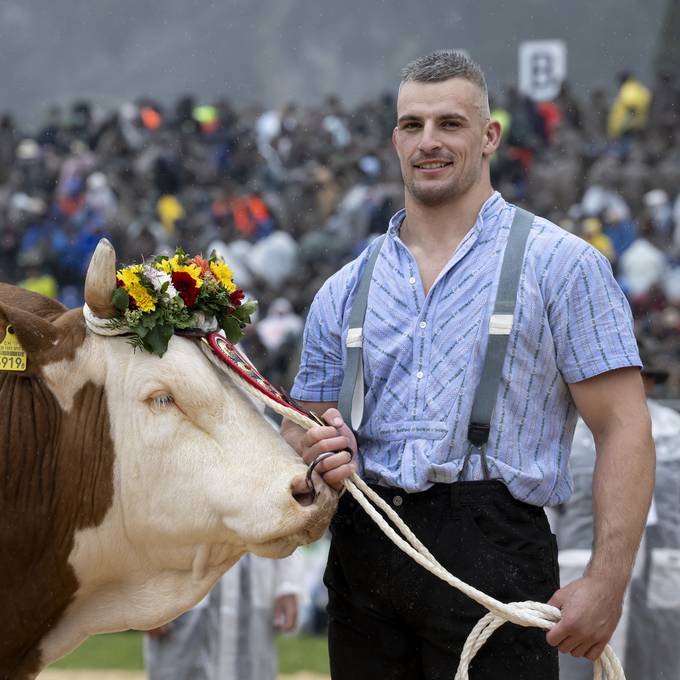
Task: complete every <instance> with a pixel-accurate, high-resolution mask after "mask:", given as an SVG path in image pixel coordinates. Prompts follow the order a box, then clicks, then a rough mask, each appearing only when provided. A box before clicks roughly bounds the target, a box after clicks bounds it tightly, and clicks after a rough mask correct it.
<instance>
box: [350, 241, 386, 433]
mask: <svg viewBox="0 0 680 680" xmlns="http://www.w3.org/2000/svg"><path fill="white" fill-rule="evenodd" d="M385 236H386V235H385V234H383V235H382V236H380V237H378V239H377V245H376V246H375V249H374V250H373V252H372V253H371V255H370V257H369V258H368V262H367V263H366V266H365V267H364V271H363V273H362V275H361V280H360V281H359V288H358V289H357V294H356V296H355V298H354V302H353V303H352V308H351V310H350V312H349V328H348V329H347V340H346V341H345V345H346V346H347V359H346V360H345V374H344V376H343V378H342V385H341V387H340V396H339V397H338V411H340V413H341V415H342V419H343V420H344V421H345V422H346V423H348V424H349V426H350V427H351V428H352V429H353V430H354V431H356V430H358V429H359V426H360V425H361V420H362V418H363V416H364V361H363V349H362V348H363V343H364V335H363V328H364V318H365V317H366V306H367V304H368V289H369V288H370V286H371V276H372V275H373V269H374V267H375V261H376V260H377V259H378V255H379V254H380V249H381V248H382V245H383V242H384V241H385Z"/></svg>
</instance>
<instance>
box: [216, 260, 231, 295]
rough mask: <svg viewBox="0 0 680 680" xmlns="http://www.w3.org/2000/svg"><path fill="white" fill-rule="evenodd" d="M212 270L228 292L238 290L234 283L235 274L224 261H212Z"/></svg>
mask: <svg viewBox="0 0 680 680" xmlns="http://www.w3.org/2000/svg"><path fill="white" fill-rule="evenodd" d="M210 271H211V272H212V273H213V275H214V276H215V278H216V279H217V280H218V281H219V282H220V283H221V284H222V285H223V286H224V287H225V289H226V291H227V293H233V292H234V291H235V290H236V284H235V283H234V274H233V272H232V271H231V269H229V267H228V266H227V265H226V264H225V263H224V262H219V261H218V262H211V263H210Z"/></svg>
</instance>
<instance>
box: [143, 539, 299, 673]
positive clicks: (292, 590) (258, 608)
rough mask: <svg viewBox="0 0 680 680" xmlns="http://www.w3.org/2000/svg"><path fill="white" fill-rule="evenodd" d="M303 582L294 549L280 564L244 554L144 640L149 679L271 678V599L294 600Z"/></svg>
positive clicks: (273, 659)
mask: <svg viewBox="0 0 680 680" xmlns="http://www.w3.org/2000/svg"><path fill="white" fill-rule="evenodd" d="M303 584H304V565H303V564H302V556H301V555H300V553H299V551H298V552H296V553H293V555H291V556H290V557H288V558H286V559H283V560H267V559H264V558H261V557H255V556H254V555H245V556H244V557H243V558H241V561H240V562H238V563H237V564H236V565H234V567H232V568H231V569H230V570H229V571H228V572H227V573H226V574H225V575H224V576H223V577H222V578H221V579H220V580H219V581H218V582H217V584H216V585H215V587H214V588H213V589H212V591H211V592H210V593H209V594H208V595H207V596H206V597H205V598H204V599H203V600H202V601H201V602H199V604H198V605H196V606H195V607H194V608H193V609H191V610H189V611H188V612H186V613H185V614H182V616H180V617H179V618H178V619H176V620H175V621H174V622H173V623H172V624H171V627H170V631H169V632H168V633H167V634H165V635H163V636H161V637H150V636H145V640H144V657H145V662H146V667H147V672H148V674H149V680H274V679H275V678H276V674H277V659H276V651H275V647H274V628H273V620H272V618H273V604H274V600H275V598H276V597H277V596H279V595H285V594H296V595H298V596H300V595H301V593H302V591H303V587H304V586H303ZM298 599H299V598H298Z"/></svg>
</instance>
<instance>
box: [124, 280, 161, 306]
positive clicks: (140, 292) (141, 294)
mask: <svg viewBox="0 0 680 680" xmlns="http://www.w3.org/2000/svg"><path fill="white" fill-rule="evenodd" d="M128 294H129V295H131V296H132V297H133V298H134V301H135V302H136V303H137V307H138V309H141V310H142V311H143V312H153V310H154V309H156V301H155V300H154V299H153V296H152V295H151V294H150V293H149V291H148V290H147V289H146V288H145V287H144V286H143V285H142V284H141V283H138V284H137V285H136V286H132V287H131V288H128Z"/></svg>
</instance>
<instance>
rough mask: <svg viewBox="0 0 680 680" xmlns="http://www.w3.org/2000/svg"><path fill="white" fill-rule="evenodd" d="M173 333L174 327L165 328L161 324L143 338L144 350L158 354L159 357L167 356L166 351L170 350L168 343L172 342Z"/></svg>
mask: <svg viewBox="0 0 680 680" xmlns="http://www.w3.org/2000/svg"><path fill="white" fill-rule="evenodd" d="M172 333H173V327H172V326H164V325H160V324H159V325H158V326H154V327H153V328H151V329H150V330H149V332H148V333H147V334H146V335H145V336H144V338H143V343H144V349H146V350H147V351H149V352H153V353H154V354H157V355H158V356H159V357H162V356H163V355H164V354H165V351H166V350H167V349H168V343H169V342H170V338H171V337H172Z"/></svg>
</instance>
